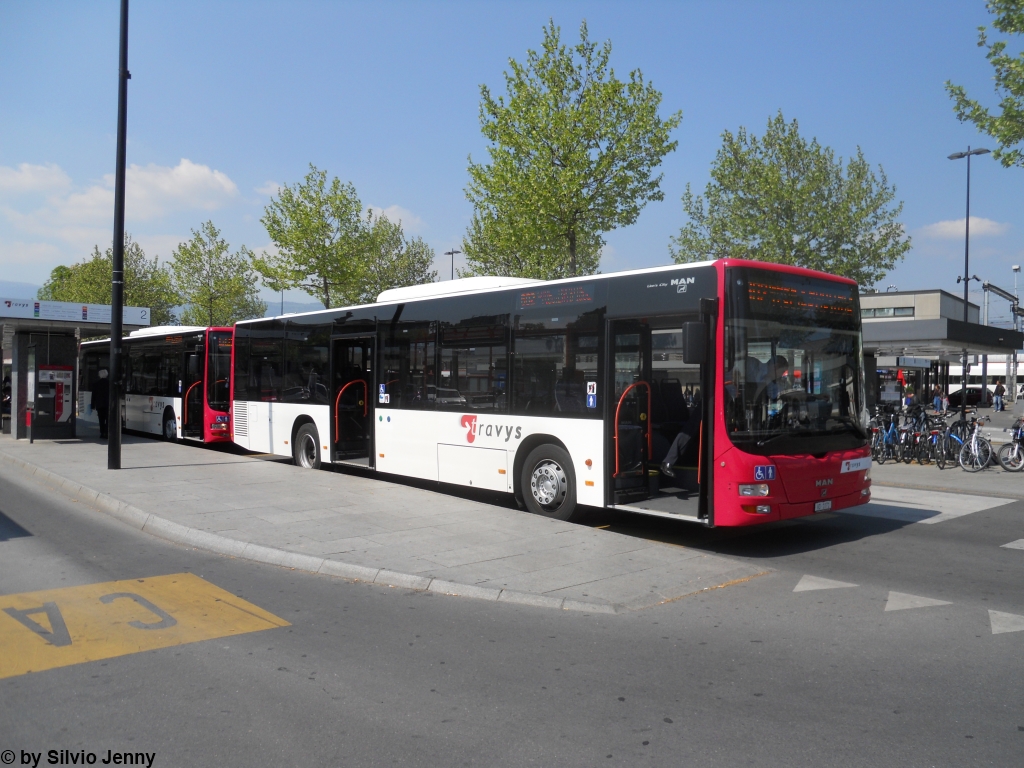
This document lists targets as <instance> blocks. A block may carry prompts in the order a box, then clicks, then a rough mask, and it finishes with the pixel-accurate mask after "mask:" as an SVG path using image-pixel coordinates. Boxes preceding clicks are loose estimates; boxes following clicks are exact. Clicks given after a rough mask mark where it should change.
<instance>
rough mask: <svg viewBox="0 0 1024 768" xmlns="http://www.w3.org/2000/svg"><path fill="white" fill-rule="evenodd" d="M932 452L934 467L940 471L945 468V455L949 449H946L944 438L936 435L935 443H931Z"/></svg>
mask: <svg viewBox="0 0 1024 768" xmlns="http://www.w3.org/2000/svg"><path fill="white" fill-rule="evenodd" d="M933 445H934V448H933V451H934V453H935V466H937V467H938V468H939V469H940V470H941V469H945V468H946V454H947V453H948V452H949V449H948V448H947V447H946V436H945V435H936V436H935V442H934V443H933Z"/></svg>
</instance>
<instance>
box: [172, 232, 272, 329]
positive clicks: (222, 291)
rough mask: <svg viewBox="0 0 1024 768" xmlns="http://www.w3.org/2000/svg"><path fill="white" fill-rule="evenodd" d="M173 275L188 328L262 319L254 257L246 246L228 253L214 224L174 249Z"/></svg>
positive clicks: (265, 308) (183, 318)
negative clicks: (182, 303) (183, 306)
mask: <svg viewBox="0 0 1024 768" xmlns="http://www.w3.org/2000/svg"><path fill="white" fill-rule="evenodd" d="M171 272H172V273H173V274H174V282H175V286H176V287H177V290H178V293H179V295H180V296H181V300H182V302H184V303H185V305H186V306H185V309H184V311H183V312H182V313H181V320H182V322H183V323H185V324H186V325H232V324H234V323H235V322H237V321H239V320H249V319H251V318H254V317H262V316H263V313H264V312H266V311H267V305H266V303H265V302H264V301H262V300H261V299H260V297H259V289H258V288H257V286H256V284H257V282H258V280H259V278H258V276H257V274H256V271H255V270H254V269H253V254H252V251H250V250H249V249H248V248H246V247H245V246H244V245H243V246H242V247H241V248H239V249H238V250H237V251H236V252H235V253H228V244H227V241H225V240H224V238H222V237H221V236H220V230H218V229H217V228H216V227H215V226H214V225H213V222H212V221H207V222H206V223H205V224H203V225H201V226H200V227H199V229H198V230H195V229H194V230H192V239H191V240H189V241H187V242H184V243H179V244H178V247H177V248H175V249H174V254H173V256H172V260H171Z"/></svg>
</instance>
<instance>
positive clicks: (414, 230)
mask: <svg viewBox="0 0 1024 768" xmlns="http://www.w3.org/2000/svg"><path fill="white" fill-rule="evenodd" d="M366 210H367V211H370V212H371V213H373V215H374V216H384V217H385V218H387V219H388V220H389V221H394V222H398V223H400V224H401V225H402V229H403V230H405V232H406V234H413V235H418V234H420V233H422V231H423V224H424V222H423V219H421V218H420V217H419V216H417V215H416V214H415V213H413V212H412V211H410V210H408V209H407V208H403V207H402V206H400V205H392V206H389V207H387V208H379V207H378V206H376V205H368V206H367V207H366Z"/></svg>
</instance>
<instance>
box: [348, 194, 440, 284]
mask: <svg viewBox="0 0 1024 768" xmlns="http://www.w3.org/2000/svg"><path fill="white" fill-rule="evenodd" d="M361 253H362V258H363V269H362V274H361V277H360V280H359V296H358V297H357V301H359V302H360V303H369V302H373V301H376V300H377V296H378V295H379V294H380V293H381V292H382V291H386V290H387V289H388V288H401V287H404V286H407V285H421V284H423V283H432V282H434V281H435V280H437V272H435V271H434V270H432V269H431V266H432V264H433V262H434V249H433V248H431V247H430V246H429V245H427V244H426V243H425V242H423V239H422V238H420V237H415V238H412V239H411V240H410V239H407V238H406V237H405V233H404V232H403V231H402V224H401V222H393V221H391V220H390V219H388V218H387V217H386V216H384V215H383V214H381V215H374V213H373V212H372V211H370V212H368V213H367V214H366V219H365V220H364V222H363V246H362V248H361Z"/></svg>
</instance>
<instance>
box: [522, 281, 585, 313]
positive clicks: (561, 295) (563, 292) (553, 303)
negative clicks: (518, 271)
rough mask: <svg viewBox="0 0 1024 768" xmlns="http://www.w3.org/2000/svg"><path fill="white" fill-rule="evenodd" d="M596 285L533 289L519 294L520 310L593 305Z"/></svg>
mask: <svg viewBox="0 0 1024 768" xmlns="http://www.w3.org/2000/svg"><path fill="white" fill-rule="evenodd" d="M593 303H594V284H593V283H589V284H587V285H564V286H558V287H552V288H532V289H530V290H528V291H521V292H520V294H519V309H533V308H535V307H561V306H565V305H566V304H593Z"/></svg>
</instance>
